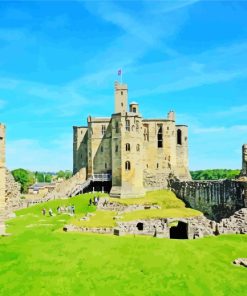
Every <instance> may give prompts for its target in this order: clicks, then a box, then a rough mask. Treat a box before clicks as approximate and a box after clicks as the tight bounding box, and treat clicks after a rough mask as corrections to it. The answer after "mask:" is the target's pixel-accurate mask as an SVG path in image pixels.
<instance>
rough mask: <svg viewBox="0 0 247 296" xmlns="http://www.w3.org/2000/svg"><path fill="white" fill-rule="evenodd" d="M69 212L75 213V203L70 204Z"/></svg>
mask: <svg viewBox="0 0 247 296" xmlns="http://www.w3.org/2000/svg"><path fill="white" fill-rule="evenodd" d="M71 214H73V215H74V214H75V205H74V204H73V205H72V206H71Z"/></svg>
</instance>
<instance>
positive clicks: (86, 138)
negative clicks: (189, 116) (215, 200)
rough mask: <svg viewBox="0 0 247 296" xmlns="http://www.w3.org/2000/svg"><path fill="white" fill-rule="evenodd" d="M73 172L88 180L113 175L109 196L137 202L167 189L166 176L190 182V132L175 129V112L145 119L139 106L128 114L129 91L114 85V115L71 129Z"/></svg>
mask: <svg viewBox="0 0 247 296" xmlns="http://www.w3.org/2000/svg"><path fill="white" fill-rule="evenodd" d="M73 130H74V142H73V159H74V161H73V167H74V173H76V172H78V171H79V170H80V169H81V168H84V169H85V170H86V174H87V178H89V177H91V176H93V175H94V174H111V176H112V188H111V192H110V195H111V196H112V197H140V196H144V194H145V191H146V190H151V189H152V190H154V189H160V188H166V187H167V180H168V177H169V175H171V174H172V175H175V176H177V177H178V178H179V179H181V180H190V179H191V177H190V173H189V169H188V128H187V126H185V125H176V122H175V113H174V112H173V111H171V112H169V113H168V116H167V118H163V119H144V118H143V117H142V115H141V114H140V111H139V105H138V104H137V103H135V102H132V103H131V104H130V105H129V110H128V87H127V85H126V84H119V83H118V82H116V83H115V113H114V114H112V116H111V117H109V118H94V117H91V116H89V117H88V120H87V126H78V127H77V126H74V128H73Z"/></svg>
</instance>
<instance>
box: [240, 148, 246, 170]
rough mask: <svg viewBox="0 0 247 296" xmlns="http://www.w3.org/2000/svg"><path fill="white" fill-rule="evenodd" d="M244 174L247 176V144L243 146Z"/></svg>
mask: <svg viewBox="0 0 247 296" xmlns="http://www.w3.org/2000/svg"><path fill="white" fill-rule="evenodd" d="M241 175H242V176H247V144H244V145H243V146H242V172H241Z"/></svg>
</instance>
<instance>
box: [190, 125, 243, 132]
mask: <svg viewBox="0 0 247 296" xmlns="http://www.w3.org/2000/svg"><path fill="white" fill-rule="evenodd" d="M191 131H192V133H194V134H212V133H225V132H227V133H229V132H235V133H236V132H238V133H246V132H247V125H233V126H229V127H224V126H218V127H195V126H194V127H193V126H192V127H191Z"/></svg>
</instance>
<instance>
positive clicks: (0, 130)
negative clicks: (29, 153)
mask: <svg viewBox="0 0 247 296" xmlns="http://www.w3.org/2000/svg"><path fill="white" fill-rule="evenodd" d="M5 188H6V168H5V126H4V125H3V124H1V123H0V213H1V212H3V210H4V209H5Z"/></svg>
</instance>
